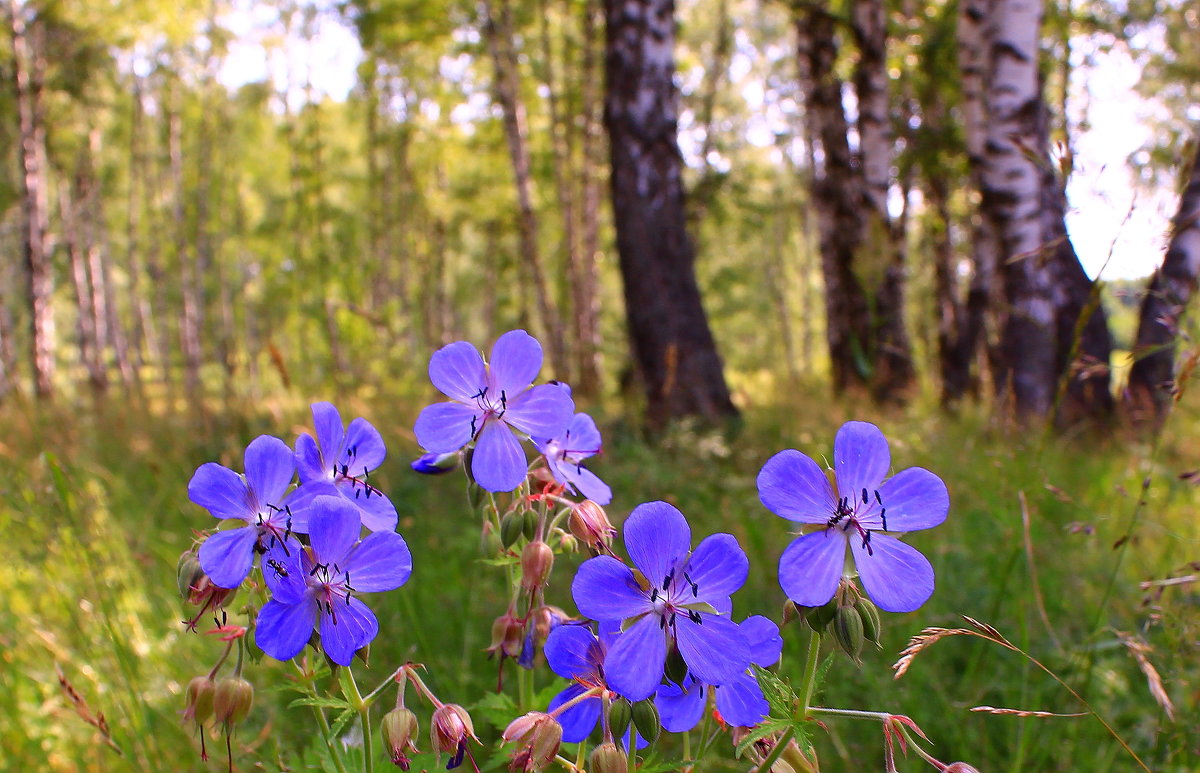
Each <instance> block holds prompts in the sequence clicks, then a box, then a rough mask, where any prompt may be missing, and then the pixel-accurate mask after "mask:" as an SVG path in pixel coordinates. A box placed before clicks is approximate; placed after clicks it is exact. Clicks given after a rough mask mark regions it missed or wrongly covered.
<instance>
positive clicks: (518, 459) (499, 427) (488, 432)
mask: <svg viewBox="0 0 1200 773" xmlns="http://www.w3.org/2000/svg"><path fill="white" fill-rule="evenodd" d="M525 470H526V462H525V451H524V450H522V449H521V443H520V441H518V440H517V438H516V436H515V435H513V433H512V430H510V429H509V428H508V426H507V425H506V424H505V423H504V422H503V421H489V422H487V424H485V425H484V427H483V431H482V432H480V433H479V439H478V440H477V441H475V453H474V455H473V456H472V457H471V477H473V478H474V479H475V482H476V483H478V484H479V485H480V486H482V487H483V488H485V489H487V490H488V491H512V490H514V489H515V488H516V487H517V486H520V485H521V481H523V480H525Z"/></svg>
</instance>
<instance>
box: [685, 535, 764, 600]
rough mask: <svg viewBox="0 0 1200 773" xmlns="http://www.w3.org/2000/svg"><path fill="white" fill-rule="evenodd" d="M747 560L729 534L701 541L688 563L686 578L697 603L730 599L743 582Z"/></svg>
mask: <svg viewBox="0 0 1200 773" xmlns="http://www.w3.org/2000/svg"><path fill="white" fill-rule="evenodd" d="M749 571H750V560H749V559H748V558H746V552H745V551H744V550H742V546H741V545H739V544H738V541H737V539H736V538H735V537H734V536H733V535H732V534H710V535H709V536H707V537H705V538H704V539H703V540H701V541H700V544H699V545H697V546H696V549H695V550H694V551H692V557H691V558H689V559H688V562H687V573H688V577H690V578H691V579H692V582H693V583H695V584H696V586H697V588H698V590H699V595H698V596H697V598H698V599H700V600H702V601H708V600H709V598H717V597H720V596H729V595H730V594H732V593H733V592H734V591H736V590H737V589H738V588H740V587H742V585H743V584H744V583H745V582H746V575H747V574H748V573H749Z"/></svg>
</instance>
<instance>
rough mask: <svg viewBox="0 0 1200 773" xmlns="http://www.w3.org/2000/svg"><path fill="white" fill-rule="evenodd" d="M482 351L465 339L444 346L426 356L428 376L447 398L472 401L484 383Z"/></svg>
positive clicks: (484, 371) (485, 381)
mask: <svg viewBox="0 0 1200 773" xmlns="http://www.w3.org/2000/svg"><path fill="white" fill-rule="evenodd" d="M485 374H486V370H485V368H484V366H483V355H481V354H480V353H479V350H478V349H476V348H475V347H474V346H472V345H471V344H470V343H468V342H466V341H455V342H454V343H452V344H448V345H446V346H443V347H442V348H441V349H438V350H437V351H436V352H434V353H433V356H432V357H430V358H429V380H430V381H432V382H433V385H434V386H435V387H437V388H438V390H440V391H441V393H442V394H444V395H446V396H447V397H449V398H452V399H454V400H458V401H459V402H462V403H471V404H474V402H475V396H476V395H477V394H479V391H480V390H481V389H483V387H484V386H485V385H486V384H487V379H486V375H485Z"/></svg>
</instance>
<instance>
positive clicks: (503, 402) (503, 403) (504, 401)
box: [500, 389, 508, 411]
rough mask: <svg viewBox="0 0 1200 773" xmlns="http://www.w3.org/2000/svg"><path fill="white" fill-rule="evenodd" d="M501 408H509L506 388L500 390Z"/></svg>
mask: <svg viewBox="0 0 1200 773" xmlns="http://www.w3.org/2000/svg"><path fill="white" fill-rule="evenodd" d="M500 410H502V411H507V410H508V395H506V394H504V390H503V389H501V390H500Z"/></svg>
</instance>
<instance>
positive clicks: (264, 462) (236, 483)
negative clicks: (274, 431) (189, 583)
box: [188, 435, 305, 588]
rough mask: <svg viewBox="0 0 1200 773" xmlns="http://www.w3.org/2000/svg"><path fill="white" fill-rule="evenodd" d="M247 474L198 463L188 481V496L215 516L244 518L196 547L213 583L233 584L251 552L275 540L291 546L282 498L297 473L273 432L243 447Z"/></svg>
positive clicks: (291, 527) (294, 526)
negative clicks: (240, 522)
mask: <svg viewBox="0 0 1200 773" xmlns="http://www.w3.org/2000/svg"><path fill="white" fill-rule="evenodd" d="M244 466H245V469H246V474H245V476H242V475H238V474H237V473H236V472H234V471H233V470H231V469H229V468H228V467H224V466H222V465H220V464H217V463H216V462H207V463H205V464H202V465H200V467H199V468H198V469H197V470H196V473H195V474H194V475H193V476H192V480H191V481H190V482H189V483H188V499H190V500H192V501H193V502H195V503H196V504H198V505H200V506H201V507H204V508H207V509H208V511H209V512H210V513H212V514H213V516H214V517H215V518H219V519H221V520H225V519H236V520H240V521H245V522H246V524H245V526H244V527H241V528H236V529H226V530H225V531H219V532H217V533H216V534H213V535H212V536H211V537H209V538H208V539H207V540H205V541H204V544H203V545H201V546H200V554H199V560H200V568H201V569H203V570H204V573H205V574H207V575H208V578H209V579H210V580H212V582H213V584H214V585H217V586H220V587H222V588H236V587H238V586H239V585H241V583H242V580H244V579H246V575H247V574H249V573H250V568H251V567H252V566H253V565H254V554H255V553H256V552H258V553H263V552H265V551H266V550H267V549H269V548H271V547H272V546H275V545H277V544H283V545H285V546H288V549H289V550H295V549H296V548H297V547H298V546H299V543H298V542H297V541H296V540H295V539H294V538H293V537H292V533H293V532H297V531H299V532H304V531H305V528H304V524H302V523H294V522H293V521H294V519H293V517H292V514H291V512H289V510H288V509H287V508H288V505H287V504H286V503H285V496H286V494H287V489H288V486H290V485H291V483H292V476H293V475H295V473H296V463H295V461H294V460H293V458H292V450H291V449H290V448H288V447H287V444H286V443H284V442H283V441H282V440H280V439H279V438H277V437H271V436H270V435H260V436H259V437H257V438H255V439H254V440H252V441H251V442H250V445H248V446H246V453H245V457H244Z"/></svg>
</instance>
